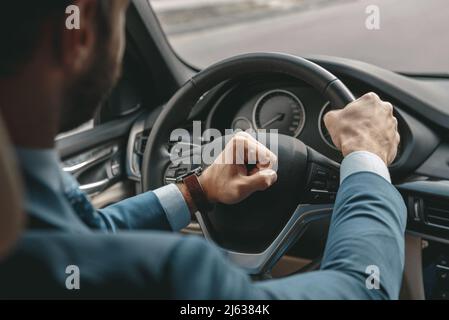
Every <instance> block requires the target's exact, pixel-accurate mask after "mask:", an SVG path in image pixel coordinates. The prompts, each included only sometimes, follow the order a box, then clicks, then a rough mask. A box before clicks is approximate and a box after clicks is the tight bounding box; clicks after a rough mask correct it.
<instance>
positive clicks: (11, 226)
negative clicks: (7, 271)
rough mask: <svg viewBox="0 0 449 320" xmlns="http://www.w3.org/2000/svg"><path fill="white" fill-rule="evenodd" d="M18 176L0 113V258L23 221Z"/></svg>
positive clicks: (10, 244)
mask: <svg viewBox="0 0 449 320" xmlns="http://www.w3.org/2000/svg"><path fill="white" fill-rule="evenodd" d="M20 182H21V179H20V176H19V173H18V170H17V168H16V162H15V159H14V153H13V151H12V148H11V145H10V143H9V139H8V134H7V131H6V128H5V126H4V123H3V120H2V118H1V115H0V259H1V258H2V257H4V256H5V255H6V254H7V253H8V250H9V249H11V247H12V246H13V245H14V243H15V241H16V240H17V238H18V237H19V234H20V232H21V229H22V225H23V221H24V213H23V210H22V199H21V195H22V192H21V186H20Z"/></svg>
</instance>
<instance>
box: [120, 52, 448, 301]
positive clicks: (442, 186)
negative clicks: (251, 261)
mask: <svg viewBox="0 0 449 320" xmlns="http://www.w3.org/2000/svg"><path fill="white" fill-rule="evenodd" d="M311 60H312V61H314V62H316V63H318V64H319V65H321V66H323V67H324V68H326V69H328V70H329V71H330V72H332V73H333V74H335V75H336V76H337V77H338V78H339V79H341V80H342V81H343V83H345V85H346V86H347V87H348V88H349V89H350V90H351V91H352V92H353V93H354V95H355V96H361V95H363V94H365V93H366V92H370V91H373V92H376V93H377V94H378V95H379V96H380V97H381V98H382V99H383V100H386V101H389V102H391V103H392V104H393V105H394V113H395V116H396V118H397V119H398V130H399V132H400V135H401V144H400V150H399V152H398V156H397V158H396V159H395V161H394V162H393V164H392V165H391V166H390V168H389V169H390V173H391V177H392V182H393V183H394V185H395V186H396V188H397V189H398V191H399V192H400V193H401V195H402V196H403V199H404V202H405V204H406V206H407V212H408V222H407V233H409V234H412V235H417V236H419V237H422V239H425V240H426V241H427V242H426V243H427V246H428V248H430V249H427V250H426V252H427V254H425V256H424V257H423V259H422V261H423V268H426V269H427V268H429V269H432V270H433V271H432V272H431V276H426V278H432V277H433V278H436V277H437V274H436V273H435V272H436V271H435V270H436V269H435V268H436V267H435V266H443V267H444V268H449V266H448V264H447V259H448V256H447V254H448V248H449V247H448V245H449V79H443V78H441V79H435V78H425V77H424V78H416V77H409V76H404V75H401V74H397V73H394V72H391V71H388V70H384V69H381V68H378V67H375V66H372V65H368V64H365V63H361V62H357V61H351V60H345V59H340V58H331V57H325V58H316V59H311ZM161 109H162V107H161V108H159V109H158V110H154V112H153V113H152V114H151V115H150V116H148V115H145V116H144V117H143V119H141V120H139V121H138V122H136V124H135V125H134V126H133V128H132V130H131V135H130V139H129V143H128V156H127V158H128V161H127V164H128V165H127V166H128V167H127V172H128V174H129V177H130V179H133V180H135V181H137V182H139V181H140V163H141V159H142V155H143V152H144V146H145V144H146V139H147V136H148V134H149V132H150V131H151V129H152V126H153V125H154V122H155V121H156V119H157V116H158V115H159V113H160V112H161ZM329 110H332V106H331V105H330V104H329V103H328V101H326V100H325V99H324V98H323V96H321V95H320V93H318V92H316V91H315V90H314V89H313V88H311V87H310V86H308V85H307V84H306V83H302V82H301V81H298V80H296V79H292V78H289V77H287V76H273V75H266V74H259V75H253V76H251V77H250V78H249V77H248V78H240V79H233V80H232V81H227V82H224V83H222V84H221V85H219V86H217V87H216V88H214V89H212V90H210V91H209V92H207V93H206V94H205V95H204V96H203V97H202V98H201V99H200V100H199V101H198V102H197V103H196V105H195V107H194V108H193V110H192V112H191V114H190V118H189V120H188V121H187V122H186V123H185V124H184V125H183V127H184V128H186V129H188V130H191V124H192V121H194V120H195V121H201V122H202V123H203V125H204V126H205V127H203V129H204V130H205V129H218V130H219V131H221V133H222V134H225V130H226V129H234V130H235V129H240V130H248V129H250V130H261V129H267V130H273V129H274V130H278V132H279V133H281V134H286V135H290V136H292V137H296V138H297V139H300V140H301V141H303V142H304V143H305V144H307V145H308V146H310V147H311V148H313V149H315V150H316V151H318V152H320V153H322V154H324V155H325V156H327V157H329V158H330V159H333V160H334V161H337V162H340V161H341V160H342V155H341V153H340V152H339V151H338V150H337V149H336V148H335V146H334V145H333V143H332V140H331V139H330V137H329V134H328V133H327V131H326V128H325V126H324V125H323V117H324V115H325V114H326V113H327V112H329ZM145 119H146V120H145ZM181 125H182V124H181ZM325 228H326V226H323V225H316V226H315V225H314V226H312V227H311V228H310V230H309V231H310V232H309V231H308V232H307V233H306V234H305V235H304V239H303V241H301V243H298V244H296V245H295V246H294V248H293V249H292V251H291V252H289V254H290V255H292V256H299V257H304V258H310V259H314V258H316V254H317V253H318V252H322V250H323V248H324V245H325V242H326V238H325V237H323V230H325ZM303 244H305V245H303ZM429 252H430V253H429ZM444 270H446V269H444ZM435 283H440V281H439V280H435ZM426 287H427V286H426ZM435 288H437V287H434V289H431V292H430V293H426V296H435V297H440V293H439V292H440V289H438V288H437V289H435ZM443 289H444V290H446V291H444V290H443ZM443 289H442V290H443V291H444V292H449V291H448V290H449V286H446V285H445V286H444V288H443ZM426 290H427V289H426Z"/></svg>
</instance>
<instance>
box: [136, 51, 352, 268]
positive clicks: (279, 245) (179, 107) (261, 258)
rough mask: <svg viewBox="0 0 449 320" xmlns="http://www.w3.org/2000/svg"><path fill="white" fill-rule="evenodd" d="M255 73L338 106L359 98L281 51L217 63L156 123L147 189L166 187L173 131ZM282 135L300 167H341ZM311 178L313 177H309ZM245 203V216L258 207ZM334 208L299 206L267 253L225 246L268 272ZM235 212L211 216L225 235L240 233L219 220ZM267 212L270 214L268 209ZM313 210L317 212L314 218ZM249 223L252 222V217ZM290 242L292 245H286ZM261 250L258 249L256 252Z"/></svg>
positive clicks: (146, 162)
mask: <svg viewBox="0 0 449 320" xmlns="http://www.w3.org/2000/svg"><path fill="white" fill-rule="evenodd" d="M252 74H277V75H287V76H289V77H292V78H294V79H298V80H299V81H302V82H305V83H307V84H308V85H310V86H311V87H313V88H314V89H315V90H317V91H318V92H319V93H321V95H322V96H323V97H324V98H325V99H327V100H328V101H329V102H330V103H331V105H332V106H333V107H334V108H341V107H344V106H346V105H347V104H348V103H350V102H352V101H353V100H354V96H353V94H352V93H351V91H350V90H349V89H348V88H347V87H346V86H345V85H344V84H343V83H342V82H341V81H340V80H339V79H338V78H337V77H336V76H335V75H333V74H332V73H330V72H329V71H327V70H325V69H324V68H322V67H320V66H318V65H317V64H315V63H313V62H311V61H308V60H306V59H303V58H300V57H296V56H292V55H287V54H281V53H252V54H244V55H240V56H236V57H233V58H230V59H227V60H224V61H222V62H219V63H217V64H215V65H212V66H211V67H209V68H207V69H205V70H203V71H201V72H200V73H198V74H197V75H195V76H194V77H193V78H192V79H190V80H189V81H187V82H186V83H185V84H184V85H183V86H182V87H181V88H180V89H179V90H178V91H177V92H176V94H175V95H174V96H173V97H172V98H171V99H170V101H169V102H168V103H167V105H166V106H165V107H164V109H163V111H162V112H161V114H160V116H159V118H158V119H157V121H156V123H155V125H154V126H153V129H152V131H151V133H150V136H149V139H148V142H147V145H146V149H145V153H144V158H143V163H142V186H143V190H144V191H147V190H152V189H155V188H158V187H160V186H162V185H163V184H164V174H165V170H166V168H167V167H168V165H169V164H170V151H169V150H168V144H169V140H170V135H171V132H172V130H174V129H176V128H182V127H183V125H184V123H185V121H186V120H187V119H188V117H189V115H190V112H191V110H192V108H193V107H194V106H195V104H196V103H197V101H198V100H199V99H200V98H201V97H202V96H203V95H204V94H205V93H206V92H208V91H209V90H211V89H213V88H214V87H215V86H217V85H219V84H221V83H223V82H224V81H228V80H232V79H235V78H240V77H243V76H250V75H252ZM279 137H280V141H281V142H282V143H281V144H282V146H281V149H282V150H283V151H282V152H283V155H286V154H288V157H287V159H290V160H292V159H293V160H295V159H297V160H298V161H295V163H296V164H297V165H298V166H299V165H301V166H304V167H307V168H309V167H311V164H310V163H309V162H310V161H316V163H321V164H324V165H327V164H330V166H331V167H334V168H335V167H336V166H338V164H336V163H333V164H332V163H331V162H332V161H331V160H329V159H327V158H326V157H324V156H322V155H320V154H317V153H316V151H314V150H312V149H310V148H308V147H306V146H305V145H304V144H303V143H302V142H300V141H299V140H297V139H295V138H291V137H286V136H283V137H282V135H279ZM289 138H291V140H289ZM298 155H299V157H298ZM302 155H304V156H302ZM279 156H280V155H278V157H279ZM313 159H315V160H313ZM287 162H288V160H287ZM307 170H309V169H307ZM307 170H306V169H304V170H299V171H298V170H297V173H298V172H300V173H301V174H302V173H303V172H306V171H307ZM298 174H299V173H298ZM281 175H282V174H281ZM281 175H280V172H278V176H279V177H280V176H281ZM307 175H309V174H308V173H307ZM284 176H285V174H284ZM278 180H281V179H278ZM278 182H279V181H278ZM287 185H288V186H290V187H292V186H293V187H296V186H298V185H297V184H287ZM271 189H276V188H270V190H269V191H268V193H270V192H271ZM278 189H279V188H278ZM298 189H300V188H298ZM278 191H279V190H278ZM255 197H257V196H255ZM250 198H251V197H250ZM262 198H263V197H262ZM259 199H260V197H259ZM245 201H246V200H245ZM245 201H244V202H242V203H241V204H238V205H236V206H240V212H242V209H245V210H247V209H248V208H250V209H251V208H254V206H252V205H251V203H249V205H248V203H245ZM256 201H258V200H256ZM249 202H250V201H249ZM253 203H254V201H253ZM296 206H297V203H296V204H295V205H294V206H293V205H292V203H290V204H289V205H288V206H284V210H285V211H287V210H292V211H293V210H294V208H295V207H296ZM272 208H273V207H271V209H272ZM298 208H299V207H298ZM331 208H332V207H329V206H324V207H316V206H313V207H310V208H299V209H297V210H296V211H295V213H292V212H291V211H290V212H289V213H288V215H285V214H284V216H283V218H282V223H280V224H279V226H278V228H277V229H276V230H274V229H273V230H271V231H272V234H279V236H278V237H276V238H275V240H273V241H272V238H270V240H269V241H268V242H267V243H271V245H269V246H268V247H267V249H266V250H265V251H264V250H259V249H254V251H252V250H251V249H250V250H249V251H250V252H249V253H248V251H245V250H246V249H244V250H243V249H242V250H239V249H235V248H236V247H235V246H232V245H230V246H229V247H227V246H223V247H227V248H228V249H226V250H227V252H228V253H229V255H230V258H231V260H233V261H235V262H237V263H238V264H240V265H242V266H244V267H245V268H247V269H248V270H249V272H250V273H259V272H262V271H263V270H266V269H267V268H269V267H270V266H271V265H272V264H273V263H274V261H275V260H276V259H277V258H279V257H280V255H281V254H282V252H283V251H284V250H286V247H287V246H288V245H291V243H292V239H294V237H295V234H299V233H301V232H303V230H304V226H305V225H306V224H307V221H306V219H308V221H312V220H314V219H315V218H316V217H323V216H325V215H327V214H329V213H330V212H331ZM232 209H233V208H232V207H226V206H224V205H218V206H217V207H216V208H215V212H212V213H211V216H212V220H214V213H218V214H216V215H215V226H217V225H220V223H221V227H222V230H221V234H223V233H225V234H233V231H236V230H232V229H228V228H226V227H224V226H225V225H226V224H229V223H228V222H227V221H231V220H232V219H233V218H232V216H230V217H228V219H227V220H226V219H225V220H224V221H217V216H219V217H223V216H224V215H223V212H229V211H230V210H232ZM234 209H235V208H234ZM220 210H221V213H220ZM266 210H268V206H267V208H266ZM298 210H299V211H298ZM247 211H248V210H247ZM311 212H312V213H313V214H309V213H311ZM266 213H267V212H265V217H266V216H267V214H266ZM197 217H198V221H199V223H200V225H201V227H202V228H203V232H204V234H205V236H206V238H208V239H210V240H213V241H215V242H217V240H218V239H219V238H220V237H214V236H212V235H211V231H214V232H215V233H216V234H220V231H218V232H216V231H217V228H214V227H213V226H212V223H210V221H211V220H210V216H209V217H208V216H201V215H197ZM289 217H290V218H289ZM271 218H272V217H271ZM286 219H287V220H286ZM288 219H289V220H288ZM218 220H220V219H218ZM246 222H248V219H247V221H246ZM284 222H286V223H284ZM268 224H269V223H268ZM282 225H285V227H284V228H283V229H282V230H281V232H279V230H280V229H279V228H281V227H282ZM208 226H210V227H208ZM240 231H241V230H240ZM234 236H235V233H234ZM267 239H268V238H267ZM286 241H287V242H288V244H286ZM231 243H232V241H231ZM234 243H238V239H237V238H236V239H234ZM219 244H220V243H219ZM256 247H257V246H256ZM256 247H254V246H253V248H256ZM252 252H255V253H252Z"/></svg>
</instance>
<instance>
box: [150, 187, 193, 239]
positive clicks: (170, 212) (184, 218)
mask: <svg viewBox="0 0 449 320" xmlns="http://www.w3.org/2000/svg"><path fill="white" fill-rule="evenodd" d="M153 192H154V194H155V195H156V197H157V198H158V199H159V202H160V203H161V206H162V208H163V209H164V211H165V214H166V215H167V220H168V223H169V224H170V226H171V228H172V230H173V231H179V230H181V229H184V228H185V227H187V226H188V225H189V223H190V210H189V208H188V207H187V203H186V201H185V200H184V197H183V195H182V193H181V191H180V190H179V188H178V187H177V186H176V185H175V184H169V185H167V186H165V187H162V188H159V189H156V190H154V191H153Z"/></svg>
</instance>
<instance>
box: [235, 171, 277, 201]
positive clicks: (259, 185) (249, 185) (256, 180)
mask: <svg viewBox="0 0 449 320" xmlns="http://www.w3.org/2000/svg"><path fill="white" fill-rule="evenodd" d="M243 180H244V181H245V182H244V184H243V190H242V192H243V193H245V195H246V196H249V195H250V194H252V193H253V192H256V191H263V190H266V189H268V188H269V187H271V186H272V185H273V184H274V183H275V182H276V181H277V173H276V171H274V170H272V169H264V170H259V171H257V172H256V173H254V174H252V175H249V176H246V177H243Z"/></svg>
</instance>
